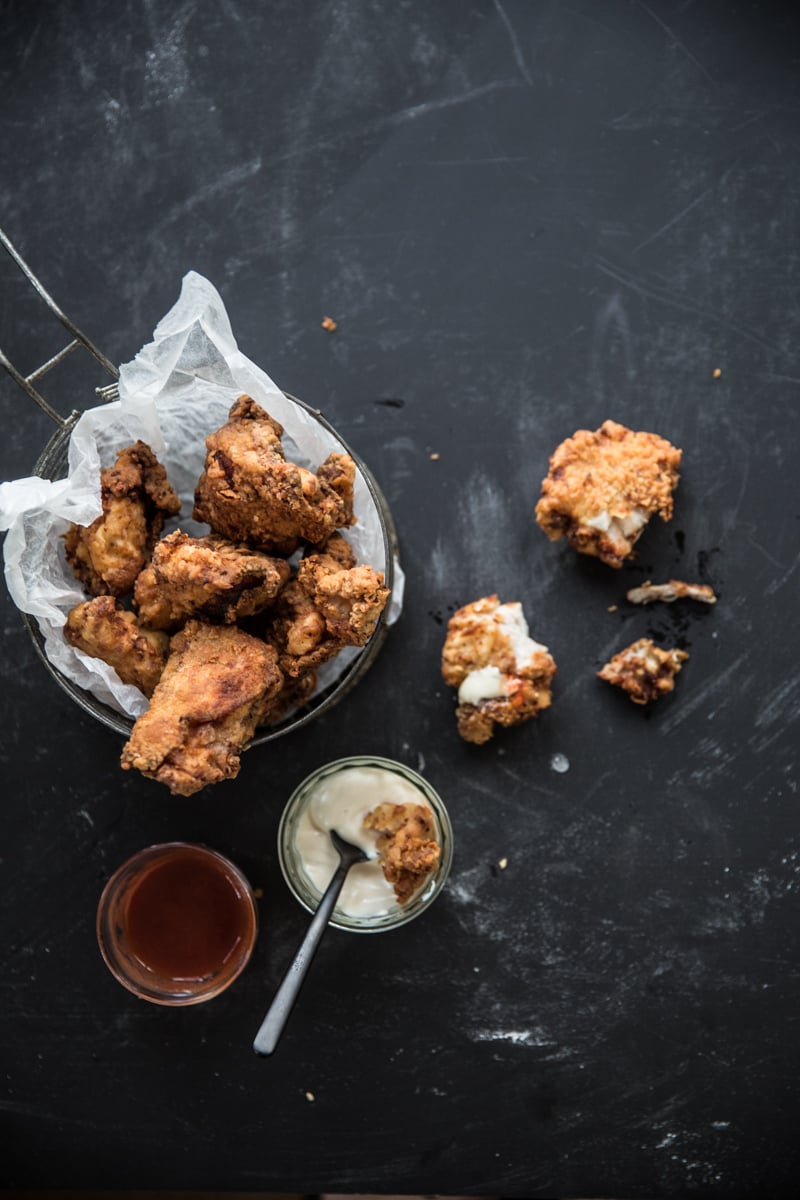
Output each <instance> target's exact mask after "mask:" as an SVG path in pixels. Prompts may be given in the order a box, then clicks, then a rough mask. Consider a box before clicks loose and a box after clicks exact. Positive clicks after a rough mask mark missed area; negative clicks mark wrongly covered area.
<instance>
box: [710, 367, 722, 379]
mask: <svg viewBox="0 0 800 1200" xmlns="http://www.w3.org/2000/svg"><path fill="white" fill-rule="evenodd" d="M721 375H722V369H721V368H720V367H714V370H713V371H712V372H711V376H712V378H713V379H719V378H720V376H721Z"/></svg>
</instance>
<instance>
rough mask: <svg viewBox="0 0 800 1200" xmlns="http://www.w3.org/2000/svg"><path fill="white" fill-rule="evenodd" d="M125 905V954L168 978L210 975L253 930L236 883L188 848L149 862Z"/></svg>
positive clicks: (207, 857)
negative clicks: (126, 950) (126, 952)
mask: <svg viewBox="0 0 800 1200" xmlns="http://www.w3.org/2000/svg"><path fill="white" fill-rule="evenodd" d="M126 908H127V911H126V914H125V938H126V942H127V948H128V951H129V953H130V954H131V955H133V956H134V957H135V958H136V959H138V961H139V962H140V963H141V964H142V966H143V967H144V968H145V970H146V971H147V972H149V973H152V974H153V975H154V976H158V977H160V978H161V979H165V980H170V981H184V980H185V981H201V980H206V979H210V978H213V976H215V975H216V974H217V973H218V972H219V971H221V970H223V969H224V967H225V965H226V964H227V962H228V961H229V960H230V958H231V957H232V956H233V955H235V954H236V953H237V951H238V950H239V948H240V947H241V945H242V943H243V942H249V941H250V940H251V939H252V937H253V933H254V927H253V926H254V920H253V913H252V908H251V905H250V903H249V901H248V897H247V896H246V895H245V893H244V891H243V889H242V885H241V883H240V881H239V880H238V879H236V878H234V877H233V876H232V875H230V874H229V873H228V872H227V871H226V870H225V866H224V864H223V863H221V862H218V861H217V860H216V859H214V858H212V857H211V856H210V855H206V854H204V853H203V851H202V850H200V849H198V848H195V847H192V846H182V847H176V848H175V850H174V851H173V852H172V853H171V854H170V855H169V856H168V857H165V858H161V859H158V860H157V861H156V862H154V863H152V864H151V865H150V866H149V867H148V868H147V869H146V870H145V871H144V872H143V873H142V875H141V877H140V878H139V879H138V880H136V882H135V883H134V884H133V885H132V886H131V889H130V893H129V896H128V901H127V906H126Z"/></svg>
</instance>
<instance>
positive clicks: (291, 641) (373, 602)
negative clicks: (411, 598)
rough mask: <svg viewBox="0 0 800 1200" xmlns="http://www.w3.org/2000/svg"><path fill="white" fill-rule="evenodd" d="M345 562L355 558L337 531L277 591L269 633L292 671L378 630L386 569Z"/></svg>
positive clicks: (301, 669) (283, 667) (294, 673)
mask: <svg viewBox="0 0 800 1200" xmlns="http://www.w3.org/2000/svg"><path fill="white" fill-rule="evenodd" d="M345 562H347V563H349V562H355V558H354V556H353V553H352V550H351V549H350V547H349V545H348V544H347V542H346V541H345V539H344V538H342V537H341V536H338V537H337V538H335V539H331V541H330V542H329V543H328V551H326V552H325V553H322V554H309V555H307V556H306V557H305V558H303V559H302V560H301V561H300V565H299V566H298V568H297V575H296V576H295V578H294V579H292V580H290V582H289V583H287V585H286V587H285V588H284V589H283V591H282V592H281V594H280V596H279V597H278V600H277V602H276V605H275V609H274V614H275V615H274V617H273V619H272V621H271V623H270V626H269V629H268V631H267V634H266V636H267V638H268V639H269V641H271V642H272V644H273V645H274V646H275V647H276V649H277V650H278V653H279V656H280V659H279V661H280V665H281V670H283V671H285V672H286V673H287V674H288V675H292V676H294V677H297V676H298V675H301V674H302V673H303V672H304V671H306V670H308V669H309V668H311V667H318V666H319V665H320V664H321V663H323V662H327V660H328V659H330V658H333V656H334V655H335V654H338V653H339V651H340V650H341V649H342V647H344V646H365V645H366V644H367V642H368V641H369V639H370V638H371V637H372V635H373V633H374V632H375V630H376V628H377V625H378V621H379V619H380V616H381V613H382V612H383V610H384V607H385V606H386V601H387V599H388V597H389V589H388V588H387V587H384V582H383V574H382V573H381V572H380V571H373V569H372V567H368V566H364V565H361V566H344V565H342V564H343V563H345Z"/></svg>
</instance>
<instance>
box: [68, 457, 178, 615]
mask: <svg viewBox="0 0 800 1200" xmlns="http://www.w3.org/2000/svg"><path fill="white" fill-rule="evenodd" d="M100 493H101V502H102V505H103V511H102V513H101V514H100V516H99V517H98V518H97V519H96V520H95V521H93V522H92V524H91V525H88V526H84V525H71V526H70V528H69V529H68V531H67V533H66V534H65V536H64V545H65V548H66V555H67V562H68V563H69V564H70V566H71V567H72V570H73V571H74V572H75V575H76V576H77V577H78V579H79V580H80V581H81V583H82V584H83V585H84V587H85V588H86V589H87V591H88V592H89V593H90V594H91V595H93V596H124V595H125V593H126V592H129V591H130V590H131V589H132V587H133V584H134V580H135V579H136V576H137V575H138V574H139V572H140V571H141V569H142V567H143V566H144V565H145V563H146V562H147V559H148V558H149V556H150V551H151V550H152V548H153V544H154V542H155V540H156V538H157V537H158V536H159V534H160V533H161V530H162V529H163V528H164V520H165V518H166V517H168V516H170V517H174V516H175V515H176V513H178V512H180V507H181V502H180V500H179V499H178V496H177V494H176V492H175V491H174V490H173V488H172V487H171V486H170V484H169V482H168V480H167V475H166V471H165V470H164V468H163V467H162V466H161V464H160V462H159V461H158V459H157V458H156V456H155V455H154V454H153V451H152V450H151V449H150V447H149V446H148V445H147V444H146V443H145V442H135V443H134V444H133V445H132V446H127V447H126V448H125V449H124V450H120V451H119V453H118V454H117V460H116V462H115V464H114V466H113V467H106V468H105V469H104V470H103V471H102V472H101V474H100Z"/></svg>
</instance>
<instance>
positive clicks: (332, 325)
mask: <svg viewBox="0 0 800 1200" xmlns="http://www.w3.org/2000/svg"><path fill="white" fill-rule="evenodd" d="M322 328H323V329H327V331H328V333H335V331H336V330H337V329H338V328H339V326H338V324H337V322H336V321H334V319H333V317H323V318H322Z"/></svg>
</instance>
